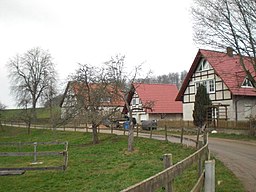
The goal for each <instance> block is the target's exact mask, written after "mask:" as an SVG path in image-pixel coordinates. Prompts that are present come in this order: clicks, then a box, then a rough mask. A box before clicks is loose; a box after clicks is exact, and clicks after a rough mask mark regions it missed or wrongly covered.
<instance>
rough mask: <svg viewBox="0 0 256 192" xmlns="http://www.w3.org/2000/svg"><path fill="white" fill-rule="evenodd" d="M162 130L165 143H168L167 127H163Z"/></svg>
mask: <svg viewBox="0 0 256 192" xmlns="http://www.w3.org/2000/svg"><path fill="white" fill-rule="evenodd" d="M164 130H165V141H168V135H167V126H166V125H164Z"/></svg>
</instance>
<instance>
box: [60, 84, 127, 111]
mask: <svg viewBox="0 0 256 192" xmlns="http://www.w3.org/2000/svg"><path fill="white" fill-rule="evenodd" d="M88 86H89V88H90V89H91V90H95V91H97V90H100V89H101V88H102V87H103V88H104V91H103V92H101V91H99V93H100V94H104V92H105V93H106V92H107V93H108V94H109V95H111V94H113V95H111V101H110V102H104V101H103V102H102V103H101V106H106V107H111V106H112V107H119V106H124V104H125V102H124V101H123V100H122V99H121V98H120V97H118V96H117V95H115V87H113V86H111V85H110V84H108V85H102V84H96V83H89V84H88ZM104 86H106V87H104ZM68 89H72V90H73V92H74V94H75V96H78V95H80V96H81V94H82V95H83V96H84V97H85V98H86V97H88V92H87V91H86V90H87V89H88V87H87V86H86V84H83V83H78V82H76V81H70V82H68V84H67V87H66V90H65V93H64V97H66V95H67V94H68V93H67V91H68ZM118 91H119V93H118V94H122V92H121V91H120V90H118ZM113 92H114V93H113ZM95 93H96V92H95ZM99 96H101V95H99ZM64 97H63V100H62V102H61V106H62V104H63V101H64ZM106 97H107V96H106Z"/></svg>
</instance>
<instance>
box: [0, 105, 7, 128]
mask: <svg viewBox="0 0 256 192" xmlns="http://www.w3.org/2000/svg"><path fill="white" fill-rule="evenodd" d="M5 108H6V106H5V105H4V104H3V103H1V102H0V127H1V130H3V125H2V118H3V117H2V112H3V110H4V109H5Z"/></svg>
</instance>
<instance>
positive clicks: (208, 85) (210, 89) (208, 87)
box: [195, 79, 215, 93]
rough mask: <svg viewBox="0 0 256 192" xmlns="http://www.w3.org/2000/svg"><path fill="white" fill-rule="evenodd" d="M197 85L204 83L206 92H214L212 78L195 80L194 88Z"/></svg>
mask: <svg viewBox="0 0 256 192" xmlns="http://www.w3.org/2000/svg"><path fill="white" fill-rule="evenodd" d="M199 85H204V86H205V87H206V90H207V93H215V81H214V79H211V80H206V81H199V82H195V88H196V90H197V88H198V87H199Z"/></svg>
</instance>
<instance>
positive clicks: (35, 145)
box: [0, 141, 68, 171]
mask: <svg viewBox="0 0 256 192" xmlns="http://www.w3.org/2000/svg"><path fill="white" fill-rule="evenodd" d="M39 145H47V146H48V145H64V149H63V151H41V152H40V151H38V149H37V148H38V146H39ZM0 146H7V147H9V146H17V147H18V149H21V147H23V146H33V152H0V157H26V156H31V157H33V161H32V163H31V165H33V166H29V167H1V168H0V171H13V170H66V169H67V165H68V142H67V141H66V142H55V141H54V142H2V143H0ZM40 156H41V157H42V156H63V164H62V165H59V166H44V167H42V166H36V165H39V164H41V163H38V162H37V158H38V157H40ZM34 165H35V166H34Z"/></svg>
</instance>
